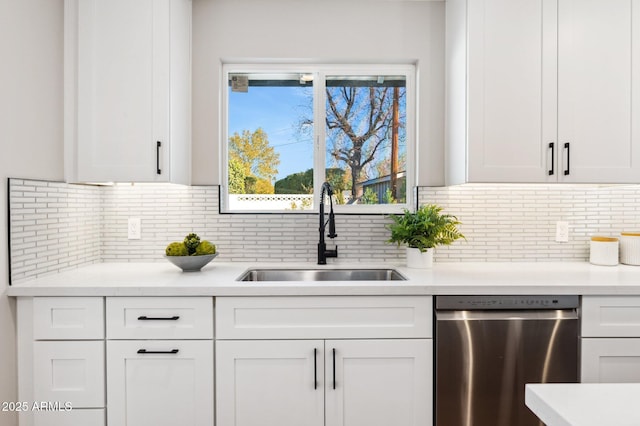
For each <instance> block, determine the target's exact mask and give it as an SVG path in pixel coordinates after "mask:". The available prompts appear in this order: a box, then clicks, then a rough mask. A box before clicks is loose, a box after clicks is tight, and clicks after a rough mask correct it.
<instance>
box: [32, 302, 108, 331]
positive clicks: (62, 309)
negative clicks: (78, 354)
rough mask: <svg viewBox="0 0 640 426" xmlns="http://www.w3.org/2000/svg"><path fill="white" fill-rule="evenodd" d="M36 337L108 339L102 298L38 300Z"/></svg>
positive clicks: (34, 310) (34, 320) (35, 321)
mask: <svg viewBox="0 0 640 426" xmlns="http://www.w3.org/2000/svg"><path fill="white" fill-rule="evenodd" d="M33 336H34V339H36V340H91V339H96V340H97V339H104V300H103V298H102V297H35V298H34V299H33Z"/></svg>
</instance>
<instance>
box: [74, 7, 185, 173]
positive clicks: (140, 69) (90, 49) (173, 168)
mask: <svg viewBox="0 0 640 426" xmlns="http://www.w3.org/2000/svg"><path fill="white" fill-rule="evenodd" d="M64 60H65V65H64V66H65V82H64V84H65V112H64V115H65V126H64V127H65V128H64V133H65V175H66V178H67V180H68V181H79V182H104V181H126V182H130V181H137V182H166V181H171V182H175V183H183V184H188V183H189V182H190V174H191V171H190V164H191V148H190V146H191V145H190V144H191V0H65V59H64Z"/></svg>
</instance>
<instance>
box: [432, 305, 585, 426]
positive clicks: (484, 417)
mask: <svg viewBox="0 0 640 426" xmlns="http://www.w3.org/2000/svg"><path fill="white" fill-rule="evenodd" d="M435 306H436V308H435V317H436V321H435V324H436V325H435V328H436V330H435V339H436V340H435V347H436V348H435V352H436V353H435V369H436V372H435V395H436V397H435V398H436V401H435V417H436V423H435V424H436V426H529V425H532V426H533V425H535V426H539V425H542V424H543V423H542V422H540V420H538V418H537V417H536V416H535V415H534V414H533V413H532V412H531V411H530V410H529V409H528V408H527V407H526V406H525V403H524V385H525V383H554V382H578V381H579V362H578V359H579V358H578V349H579V348H578V346H579V318H578V306H579V299H578V296H437V297H436V299H435Z"/></svg>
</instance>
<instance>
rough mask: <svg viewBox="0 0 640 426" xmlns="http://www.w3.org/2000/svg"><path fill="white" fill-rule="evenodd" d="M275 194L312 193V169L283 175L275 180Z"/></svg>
mask: <svg viewBox="0 0 640 426" xmlns="http://www.w3.org/2000/svg"><path fill="white" fill-rule="evenodd" d="M275 193H276V194H312V193H313V169H309V170H307V171H304V172H298V173H293V174H290V175H289V176H285V177H284V178H282V179H280V180H279V181H276V184H275Z"/></svg>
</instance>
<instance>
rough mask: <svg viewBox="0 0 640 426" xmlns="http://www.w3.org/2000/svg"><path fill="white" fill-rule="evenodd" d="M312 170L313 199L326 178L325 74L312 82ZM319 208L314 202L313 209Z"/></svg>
mask: <svg viewBox="0 0 640 426" xmlns="http://www.w3.org/2000/svg"><path fill="white" fill-rule="evenodd" d="M313 86H314V123H315V124H314V126H313V128H314V139H315V151H314V168H313V182H314V184H313V187H314V194H316V197H315V199H316V200H317V199H318V198H319V196H320V189H321V187H322V183H323V182H324V181H325V178H326V172H325V167H326V129H325V128H326V126H325V122H326V98H325V96H326V91H325V73H323V72H318V73H316V76H315V80H314V85H313ZM319 208H320V206H319V205H316V204H315V202H314V209H319Z"/></svg>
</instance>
